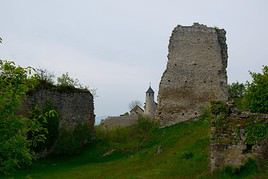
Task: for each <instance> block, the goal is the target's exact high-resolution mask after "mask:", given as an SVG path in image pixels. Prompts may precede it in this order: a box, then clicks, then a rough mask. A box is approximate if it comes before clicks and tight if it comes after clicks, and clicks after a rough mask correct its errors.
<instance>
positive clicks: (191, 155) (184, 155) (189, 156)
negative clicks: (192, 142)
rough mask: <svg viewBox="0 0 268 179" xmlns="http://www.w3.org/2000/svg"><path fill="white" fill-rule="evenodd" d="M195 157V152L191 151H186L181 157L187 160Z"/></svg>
mask: <svg viewBox="0 0 268 179" xmlns="http://www.w3.org/2000/svg"><path fill="white" fill-rule="evenodd" d="M193 157H194V154H193V152H190V151H185V152H183V153H182V155H181V158H182V159H185V160H189V159H192V158H193Z"/></svg>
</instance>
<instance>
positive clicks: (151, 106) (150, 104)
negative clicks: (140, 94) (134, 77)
mask: <svg viewBox="0 0 268 179" xmlns="http://www.w3.org/2000/svg"><path fill="white" fill-rule="evenodd" d="M155 113H156V103H155V102H154V90H153V89H152V88H151V85H150V87H149V89H148V90H147V91H146V99H145V107H144V114H145V115H148V116H151V117H154V115H155Z"/></svg>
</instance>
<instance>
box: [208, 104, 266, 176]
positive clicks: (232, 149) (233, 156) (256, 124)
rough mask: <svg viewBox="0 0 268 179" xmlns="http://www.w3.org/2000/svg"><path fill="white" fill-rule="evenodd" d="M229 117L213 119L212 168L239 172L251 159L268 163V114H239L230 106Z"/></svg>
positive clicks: (214, 117)
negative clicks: (234, 168)
mask: <svg viewBox="0 0 268 179" xmlns="http://www.w3.org/2000/svg"><path fill="white" fill-rule="evenodd" d="M227 112H228V113H229V114H227V116H226V117H224V116H223V114H217V115H213V119H212V123H211V125H212V126H211V141H210V168H211V171H212V172H213V171H215V170H217V169H222V168H223V167H225V166H232V167H237V168H239V167H240V166H242V165H243V164H245V162H246V161H247V160H248V159H249V158H251V159H257V160H259V161H260V160H264V161H265V160H266V161H267V160H268V137H267V136H268V114H256V113H250V112H239V111H237V110H235V108H233V107H232V106H229V108H228V110H227Z"/></svg>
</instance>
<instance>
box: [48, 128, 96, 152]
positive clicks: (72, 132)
mask: <svg viewBox="0 0 268 179" xmlns="http://www.w3.org/2000/svg"><path fill="white" fill-rule="evenodd" d="M92 138H93V129H91V128H90V127H89V125H88V124H86V123H84V124H77V125H75V126H74V127H72V126H70V127H67V126H65V127H62V128H61V131H60V133H59V138H58V140H57V143H56V146H55V149H54V152H53V153H54V154H57V155H58V156H66V155H74V154H78V153H80V152H81V151H82V149H83V147H84V146H85V145H87V144H89V143H90V142H92Z"/></svg>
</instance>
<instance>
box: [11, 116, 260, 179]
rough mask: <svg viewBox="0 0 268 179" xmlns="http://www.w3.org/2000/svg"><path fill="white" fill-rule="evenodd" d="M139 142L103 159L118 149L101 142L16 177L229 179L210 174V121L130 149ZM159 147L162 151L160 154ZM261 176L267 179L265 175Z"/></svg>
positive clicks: (173, 129) (163, 133) (160, 132)
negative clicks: (72, 155)
mask: <svg viewBox="0 0 268 179" xmlns="http://www.w3.org/2000/svg"><path fill="white" fill-rule="evenodd" d="M134 138H135V137H134ZM138 142H140V141H136V140H135V139H133V140H131V138H129V139H127V141H125V143H124V144H122V145H120V144H119V145H118V146H117V148H119V149H120V148H121V149H123V150H120V152H119V150H116V151H115V152H113V153H112V154H111V155H108V156H106V157H103V154H104V153H106V152H107V151H109V150H111V149H114V148H113V147H114V146H113V145H110V144H107V143H106V142H101V141H99V142H98V143H97V144H96V145H94V146H89V147H88V149H86V150H85V151H84V152H83V153H82V154H81V155H79V156H77V157H73V158H72V159H65V160H52V159H50V160H47V161H41V162H38V163H36V164H35V165H34V166H33V167H31V168H29V169H27V170H21V171H19V172H17V173H16V174H15V175H14V177H15V178H25V177H27V176H28V177H32V178H219V177H220V176H221V177H220V178H228V177H223V174H216V175H214V176H210V174H209V172H208V171H209V169H208V165H209V164H208V144H209V126H208V122H205V121H195V122H185V123H181V124H177V125H175V126H172V127H168V128H164V129H158V130H156V131H154V132H153V135H152V136H151V137H150V140H147V141H146V142H144V143H143V145H142V147H141V148H138V149H135V150H128V147H127V146H134V145H137V144H138ZM159 146H160V150H161V152H160V153H159V154H157V150H158V148H159ZM185 152H188V153H189V152H192V153H193V157H192V158H190V159H184V158H183V157H182V156H183V153H185ZM255 176H257V175H255ZM258 176H259V177H260V178H265V173H260V174H258ZM243 178H245V177H243ZM249 178H250V177H249Z"/></svg>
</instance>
